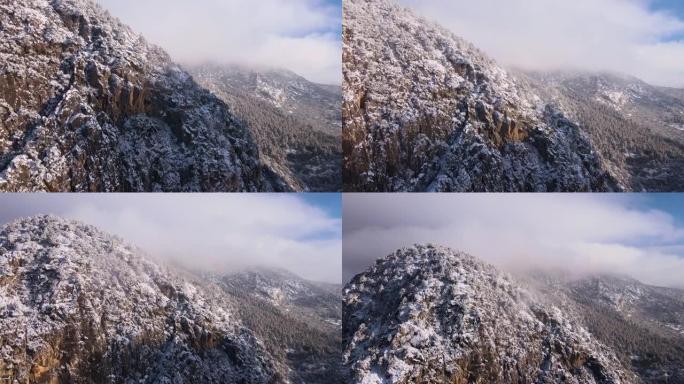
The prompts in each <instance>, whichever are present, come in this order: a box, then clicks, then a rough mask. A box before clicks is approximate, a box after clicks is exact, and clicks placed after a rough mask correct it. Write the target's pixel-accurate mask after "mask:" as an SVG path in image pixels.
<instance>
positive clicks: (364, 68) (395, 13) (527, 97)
mask: <svg viewBox="0 0 684 384" xmlns="http://www.w3.org/2000/svg"><path fill="white" fill-rule="evenodd" d="M343 42H344V50H343V70H344V83H343V89H344V101H343V109H342V113H343V122H344V130H343V153H344V180H345V189H346V190H350V191H351V190H362V191H605V190H613V189H619V186H618V185H617V184H616V183H615V182H614V180H613V179H612V177H610V176H609V175H608V173H607V172H606V171H605V170H604V169H603V167H602V165H601V161H600V158H599V156H598V155H597V154H596V153H595V151H594V149H593V148H592V145H591V143H590V142H589V140H588V139H587V137H585V135H584V134H583V133H582V132H581V130H580V129H579V127H578V126H577V125H576V124H574V123H573V122H571V121H570V120H568V119H567V118H566V117H565V116H564V115H563V114H562V113H561V112H560V111H559V110H557V109H556V108H554V107H552V106H551V105H548V104H547V103H545V102H544V101H543V100H541V99H540V98H539V97H537V96H536V95H535V94H534V92H532V90H531V88H530V87H529V86H528V85H527V84H526V83H525V82H524V81H522V80H520V79H517V78H515V77H513V76H512V75H510V74H509V73H507V72H506V71H504V70H503V69H502V68H501V67H499V66H497V65H496V63H494V62H493V61H492V60H490V59H489V58H487V57H486V56H485V55H484V54H483V53H481V52H480V51H478V50H477V49H476V48H474V47H473V46H472V45H470V44H468V43H466V42H465V41H463V40H461V39H460V38H458V37H456V36H454V35H453V34H451V33H450V32H448V31H446V30H445V29H442V28H440V27H438V26H436V25H433V24H431V23H429V22H427V21H425V20H422V19H420V18H418V17H416V16H415V15H413V14H412V13H411V12H410V11H408V10H406V9H403V8H400V7H399V6H397V5H396V4H395V3H394V2H392V1H387V0H350V1H346V2H345V3H344V30H343Z"/></svg>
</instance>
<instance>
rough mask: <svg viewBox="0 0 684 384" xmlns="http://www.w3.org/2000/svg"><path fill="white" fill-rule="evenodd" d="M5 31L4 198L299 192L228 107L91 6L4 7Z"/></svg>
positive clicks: (44, 2) (29, 1)
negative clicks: (11, 194)
mask: <svg viewBox="0 0 684 384" xmlns="http://www.w3.org/2000/svg"><path fill="white" fill-rule="evenodd" d="M0 24H1V25H2V28H0V55H1V57H2V60H1V61H0V72H1V73H2V75H1V76H0V190H4V191H271V190H290V189H293V188H291V186H289V185H288V184H287V182H285V181H283V180H281V178H280V177H278V176H277V175H276V174H275V173H274V172H273V171H272V170H270V169H269V167H267V166H265V165H264V164H262V163H261V161H260V159H259V151H258V148H257V145H256V144H255V142H254V140H253V138H252V134H251V132H250V131H249V129H248V128H247V127H246V126H245V125H244V124H243V123H241V122H240V121H238V120H237V119H236V118H235V117H234V116H233V115H232V114H231V113H230V112H229V109H228V108H227V106H226V105H225V102H223V101H221V100H220V99H219V98H217V97H216V96H214V95H212V94H211V93H210V92H208V91H206V90H204V89H203V88H201V87H200V86H199V85H197V84H196V83H195V81H194V80H193V79H192V77H191V76H190V75H188V74H187V73H186V72H185V71H184V70H182V69H181V68H180V67H179V66H177V65H176V64H174V63H173V62H172V61H171V59H170V58H169V56H168V55H167V54H166V53H165V52H163V51H162V50H161V49H159V48H157V47H155V46H152V45H150V44H148V43H146V42H145V41H144V39H143V38H142V37H141V36H139V35H137V34H135V33H134V32H132V31H131V30H130V29H129V28H128V27H126V26H125V25H122V24H121V23H120V22H119V21H117V20H115V19H114V18H112V17H111V16H110V15H109V14H108V13H107V12H105V11H104V10H102V9H101V8H100V7H99V6H98V5H96V4H95V3H94V2H93V1H92V0H54V1H52V0H26V1H9V0H3V1H0Z"/></svg>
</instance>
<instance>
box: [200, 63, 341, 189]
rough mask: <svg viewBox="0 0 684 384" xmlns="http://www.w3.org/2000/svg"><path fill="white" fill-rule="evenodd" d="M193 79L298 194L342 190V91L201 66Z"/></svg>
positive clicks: (286, 75)
mask: <svg viewBox="0 0 684 384" xmlns="http://www.w3.org/2000/svg"><path fill="white" fill-rule="evenodd" d="M190 73H191V74H192V75H193V77H194V79H195V80H196V81H197V82H198V83H199V84H200V85H202V86H203V87H205V88H206V89H208V90H210V91H211V92H212V93H214V94H215V95H216V96H218V97H219V98H221V99H222V100H223V101H225V102H226V103H227V104H228V106H229V107H230V110H231V112H232V113H233V114H234V115H236V116H237V117H238V118H240V119H241V120H242V121H244V122H245V123H246V124H247V126H248V127H249V128H250V130H251V131H252V133H253V135H254V137H255V140H256V142H257V145H258V146H259V151H260V155H261V159H262V160H263V162H264V163H266V164H268V165H269V167H271V169H273V170H275V171H276V172H277V173H278V174H279V175H280V176H281V177H282V178H283V179H284V180H287V182H288V184H290V185H293V186H295V189H298V190H308V191H328V192H329V191H339V190H341V189H342V175H341V167H342V148H341V145H340V140H341V138H340V135H341V131H342V118H341V116H340V105H341V102H342V91H341V88H340V87H338V86H331V85H322V84H316V83H312V82H310V81H307V80H306V79H304V78H303V77H301V76H298V75H296V74H294V73H292V72H290V71H287V70H274V69H263V70H256V69H254V68H246V67H242V66H236V65H209V64H207V65H203V66H198V67H192V68H190Z"/></svg>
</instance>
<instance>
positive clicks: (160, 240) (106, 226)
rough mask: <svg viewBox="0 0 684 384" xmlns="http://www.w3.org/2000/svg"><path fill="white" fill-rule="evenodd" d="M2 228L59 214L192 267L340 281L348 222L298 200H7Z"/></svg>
mask: <svg viewBox="0 0 684 384" xmlns="http://www.w3.org/2000/svg"><path fill="white" fill-rule="evenodd" d="M0 206H3V207H8V208H7V209H3V210H2V211H0V223H2V222H6V221H9V220H12V219H15V218H18V217H25V216H31V215H36V214H46V213H51V214H56V215H59V216H62V217H66V218H71V219H75V220H79V221H82V222H85V223H88V224H92V225H95V226H97V227H99V228H101V229H103V230H105V231H107V232H110V233H113V234H117V235H119V236H121V237H122V238H123V239H124V240H125V241H127V242H129V243H132V244H134V245H137V246H139V247H141V248H142V249H144V250H145V251H147V252H149V253H150V254H152V255H154V256H156V257H159V258H163V259H167V260H171V261H173V262H177V263H179V264H181V265H184V266H186V267H191V268H200V269H207V270H212V271H231V270H236V269H239V268H243V267H249V266H254V265H263V266H270V267H278V268H285V269H288V270H290V271H292V272H295V273H297V274H299V275H300V276H302V277H305V278H309V279H313V280H320V281H329V282H339V281H340V271H341V268H342V254H341V252H342V245H341V221H340V219H339V218H335V217H331V216H330V215H329V214H327V213H326V212H325V211H323V210H322V209H320V208H318V207H316V206H313V205H311V204H309V203H307V202H306V201H305V200H303V199H302V198H300V197H296V196H294V195H291V196H289V195H267V194H260V195H249V194H217V195H214V194H189V195H176V194H133V195H117V194H102V195H77V194H75V195H5V196H2V197H0Z"/></svg>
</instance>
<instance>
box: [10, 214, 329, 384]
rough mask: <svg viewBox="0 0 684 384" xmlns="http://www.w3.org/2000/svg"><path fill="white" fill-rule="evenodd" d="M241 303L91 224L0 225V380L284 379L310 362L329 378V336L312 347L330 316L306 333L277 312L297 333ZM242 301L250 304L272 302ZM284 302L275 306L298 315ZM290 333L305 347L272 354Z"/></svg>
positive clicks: (304, 377)
mask: <svg viewBox="0 0 684 384" xmlns="http://www.w3.org/2000/svg"><path fill="white" fill-rule="evenodd" d="M226 278H227V279H228V278H229V277H226ZM293 280H294V277H293ZM337 302H339V296H338V299H337ZM246 304H247V302H246V301H245V300H243V298H242V297H239V296H237V295H232V294H229V292H227V291H226V290H225V289H224V287H223V286H222V285H220V284H216V283H214V282H212V281H208V280H207V279H205V278H202V277H201V276H199V275H196V274H193V273H190V272H187V271H180V270H175V269H173V268H171V267H165V266H163V264H162V263H160V262H156V261H155V260H154V259H153V258H151V257H150V256H146V255H145V254H144V253H143V252H142V251H140V250H139V249H136V248H134V247H131V246H129V245H127V244H125V243H124V242H123V241H122V240H121V239H119V238H116V237H114V236H111V235H108V234H106V233H103V232H101V231H99V230H98V229H96V228H94V227H92V226H88V225H84V224H81V223H78V222H72V221H68V220H63V219H60V218H57V217H53V216H37V217H32V218H27V219H22V220H18V221H16V222H13V223H10V224H7V225H5V226H3V227H2V228H1V229H0V378H1V379H3V380H9V381H10V382H15V380H16V381H17V382H29V383H56V382H76V383H86V382H88V383H133V382H136V383H170V382H173V383H193V382H202V383H245V382H249V383H293V384H295V383H304V382H306V383H316V382H326V381H320V379H319V378H318V377H317V376H316V375H319V376H320V375H321V372H324V373H325V374H327V375H328V377H329V378H331V379H333V380H334V378H335V376H333V375H334V374H335V373H336V372H337V371H336V369H337V368H336V367H337V365H336V364H339V363H333V362H331V361H330V358H329V355H330V354H332V353H334V352H332V351H330V350H325V348H331V347H330V346H329V345H328V346H327V347H326V346H322V347H320V348H321V349H320V350H314V349H313V347H314V346H317V345H318V344H316V343H321V345H323V344H325V343H328V344H330V341H329V340H330V338H333V336H331V335H334V334H336V332H337V335H339V327H337V328H335V327H333V326H331V327H330V328H327V329H326V330H325V332H324V331H322V330H319V331H318V332H317V333H315V332H313V331H312V330H311V329H310V328H309V327H308V326H307V324H306V323H303V322H300V323H294V322H292V323H290V322H286V321H283V322H281V323H279V326H280V327H281V328H282V329H287V330H288V331H289V332H290V334H297V333H299V335H300V340H299V341H298V343H295V342H293V341H292V340H287V339H283V338H282V335H281V334H278V335H274V336H273V338H271V339H269V338H266V337H265V335H264V334H263V333H261V332H260V331H261V329H260V328H258V327H257V326H256V325H255V324H253V320H254V317H247V316H245V313H244V308H245V305H246ZM253 308H254V309H255V311H254V312H253V315H254V316H262V317H268V316H271V314H272V313H274V311H276V309H274V308H273V307H268V306H265V307H253ZM290 311H291V312H292V314H291V316H290V317H287V316H281V315H279V316H278V317H277V318H278V319H279V320H288V321H289V320H290V319H291V318H295V317H297V316H298V313H299V311H298V309H297V308H296V307H295V306H293V307H292V308H291V309H290ZM337 337H338V339H337V340H339V336H337ZM301 345H303V346H306V347H309V348H311V349H308V350H296V349H293V351H292V353H291V355H289V356H283V355H280V354H279V352H280V349H281V348H296V347H297V346H301ZM337 345H339V344H337ZM325 353H327V355H325ZM321 356H322V357H321ZM336 356H339V352H337V354H336ZM337 361H339V359H337Z"/></svg>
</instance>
